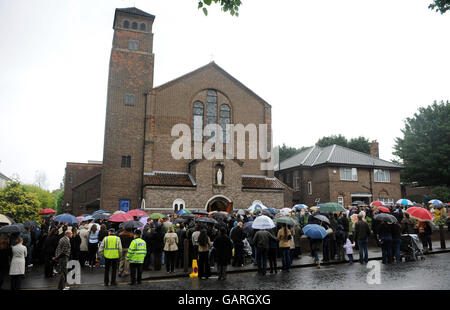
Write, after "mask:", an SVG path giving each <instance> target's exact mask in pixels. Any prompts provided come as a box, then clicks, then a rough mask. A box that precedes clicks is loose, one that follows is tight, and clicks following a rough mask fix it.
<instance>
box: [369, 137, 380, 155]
mask: <svg viewBox="0 0 450 310" xmlns="http://www.w3.org/2000/svg"><path fill="white" fill-rule="evenodd" d="M370 156H372V157H376V158H379V157H380V152H379V151H378V142H377V140H373V141H372V142H371V143H370Z"/></svg>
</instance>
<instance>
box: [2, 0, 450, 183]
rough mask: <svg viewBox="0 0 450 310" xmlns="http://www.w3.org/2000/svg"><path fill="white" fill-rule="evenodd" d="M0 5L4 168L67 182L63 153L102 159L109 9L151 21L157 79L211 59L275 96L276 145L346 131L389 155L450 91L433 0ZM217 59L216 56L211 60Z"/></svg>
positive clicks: (449, 19)
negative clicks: (132, 10) (233, 8)
mask: <svg viewBox="0 0 450 310" xmlns="http://www.w3.org/2000/svg"><path fill="white" fill-rule="evenodd" d="M243 2H244V4H243V5H242V7H241V8H240V16H239V17H238V18H236V17H232V16H230V15H229V14H228V13H222V12H220V11H219V9H214V8H211V9H210V14H209V16H208V17H205V16H204V15H203V13H202V11H200V10H198V9H197V0H170V1H168V0H151V1H150V0H135V1H133V0H95V1H92V0H91V1H88V0H78V1H75V0H73V1H69V0H67V1H66V0H14V1H13V0H0V38H1V49H0V68H1V75H0V161H1V163H0V171H1V172H2V173H4V174H6V175H8V176H11V175H13V174H17V175H18V176H19V177H20V179H21V180H22V181H23V182H25V183H31V182H34V177H35V173H36V171H37V170H39V171H44V172H45V173H46V175H47V178H48V188H49V189H55V188H58V186H59V183H60V182H61V180H62V177H63V175H64V169H65V165H66V162H68V161H75V162H87V160H102V159H103V135H104V120H105V111H106V90H107V77H108V63H109V56H110V52H111V43H112V36H113V29H112V23H113V18H114V9H115V8H117V7H130V6H136V7H138V8H140V9H142V10H144V11H146V12H148V13H151V14H153V15H155V16H156V19H155V23H154V26H153V33H154V53H155V75H154V76H155V86H158V85H160V84H163V83H165V82H167V81H169V80H172V79H174V78H176V77H178V76H180V75H183V74H185V73H187V72H190V71H192V70H195V69H197V68H198V67H200V66H203V65H205V64H207V63H209V62H210V61H211V60H212V59H214V61H215V62H216V63H217V64H218V65H219V66H221V67H222V68H224V69H225V70H226V71H227V72H228V73H230V74H231V75H233V76H234V77H236V78H237V79H238V80H240V81H241V82H242V83H244V84H245V85H246V86H248V87H249V88H250V89H252V90H253V91H254V92H255V93H257V94H258V95H259V96H261V97H262V98H264V99H265V100H266V101H267V102H269V103H270V104H271V105H272V110H273V112H272V113H273V114H272V120H273V133H274V143H275V144H282V143H286V144H287V145H289V146H295V147H300V146H310V145H313V144H314V143H315V142H316V141H317V140H318V139H319V138H321V137H323V136H326V135H331V134H343V135H345V136H346V137H347V138H352V137H357V136H365V137H367V138H369V139H370V140H373V139H376V140H378V142H379V143H380V157H381V158H383V159H387V160H391V159H392V158H393V155H392V147H393V145H394V139H395V137H398V136H400V135H401V131H400V129H401V128H403V120H404V119H405V118H406V117H409V116H412V115H413V114H414V113H415V112H416V111H417V109H418V108H419V107H420V106H426V105H429V104H431V103H432V102H433V101H434V100H438V101H440V100H448V99H450V74H449V72H450V62H449V61H448V55H450V36H449V35H448V30H449V29H450V13H447V14H444V15H441V14H439V13H436V12H434V11H431V10H429V9H428V8H427V7H428V4H429V3H430V2H431V0H425V1H411V0H395V1H392V0H378V1H369V0H341V1H336V0H321V1H310V0H308V1H306V0H305V1H304V0H284V1H273V0H244V1H243ZM212 55H213V56H212Z"/></svg>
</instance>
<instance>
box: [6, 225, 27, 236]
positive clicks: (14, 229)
mask: <svg viewBox="0 0 450 310" xmlns="http://www.w3.org/2000/svg"><path fill="white" fill-rule="evenodd" d="M26 232H27V231H26V229H25V227H24V226H23V224H12V225H7V226H3V227H1V228H0V233H5V234H8V233H12V234H13V233H26Z"/></svg>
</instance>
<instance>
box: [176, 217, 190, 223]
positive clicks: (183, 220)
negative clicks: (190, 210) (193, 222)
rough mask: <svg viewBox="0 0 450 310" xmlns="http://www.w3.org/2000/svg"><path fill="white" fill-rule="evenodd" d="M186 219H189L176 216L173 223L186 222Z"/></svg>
mask: <svg viewBox="0 0 450 310" xmlns="http://www.w3.org/2000/svg"><path fill="white" fill-rule="evenodd" d="M187 221H189V220H188V219H183V218H177V219H175V220H174V221H173V222H174V223H175V224H181V223H183V224H184V223H187Z"/></svg>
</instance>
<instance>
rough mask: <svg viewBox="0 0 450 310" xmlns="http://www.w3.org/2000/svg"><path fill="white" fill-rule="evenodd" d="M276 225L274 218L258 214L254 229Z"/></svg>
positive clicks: (269, 227)
mask: <svg viewBox="0 0 450 310" xmlns="http://www.w3.org/2000/svg"><path fill="white" fill-rule="evenodd" d="M274 227H275V223H274V222H273V221H272V219H271V218H270V217H268V216H266V215H260V216H258V217H257V218H256V219H255V220H254V221H253V224H252V228H253V229H272V228H274Z"/></svg>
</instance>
